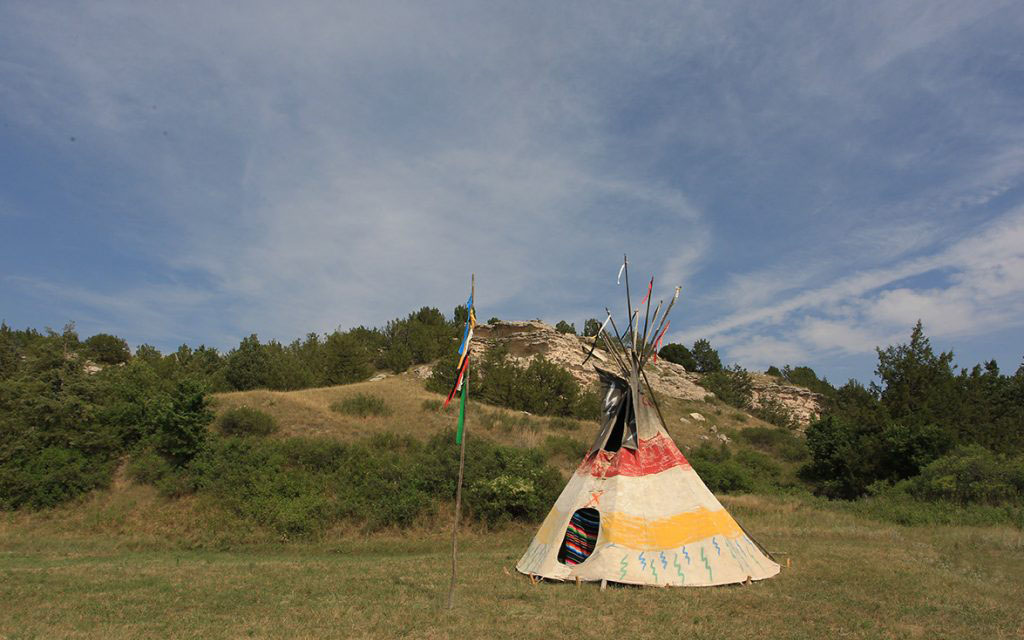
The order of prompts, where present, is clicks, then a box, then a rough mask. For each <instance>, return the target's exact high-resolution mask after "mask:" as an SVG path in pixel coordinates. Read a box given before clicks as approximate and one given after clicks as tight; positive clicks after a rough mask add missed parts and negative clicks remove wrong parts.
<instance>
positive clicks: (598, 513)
mask: <svg viewBox="0 0 1024 640" xmlns="http://www.w3.org/2000/svg"><path fill="white" fill-rule="evenodd" d="M627 265H628V263H627V262H625V261H624V262H623V266H622V269H620V270H619V277H620V279H621V277H622V275H623V272H625V276H626V302H627V308H628V309H630V314H629V328H628V330H626V331H625V332H624V333H622V334H620V333H619V331H618V328H617V327H616V325H615V321H614V320H613V319H612V317H611V313H610V312H608V319H607V320H605V323H604V325H602V327H601V330H600V331H599V332H598V335H597V336H595V343H594V346H595V347H596V346H597V341H598V340H601V341H602V342H603V345H604V347H605V352H606V353H607V359H608V360H610V361H614V363H615V365H616V368H617V372H613V371H609V370H605V369H602V368H597V367H595V368H596V369H597V371H598V374H599V376H600V380H601V385H602V391H601V393H602V398H603V399H604V403H603V407H602V420H601V428H600V431H599V432H598V435H597V439H596V440H594V444H593V446H592V447H591V448H590V451H589V453H588V454H587V455H586V457H584V459H583V462H582V463H581V464H580V466H579V467H578V468H577V469H576V472H575V473H574V474H573V476H572V478H571V479H570V480H569V483H568V484H567V485H566V487H565V489H564V490H563V491H562V494H561V495H560V496H559V497H558V500H557V501H556V502H555V505H554V507H553V508H552V509H551V512H550V513H548V515H547V517H546V518H545V519H544V523H543V524H542V525H541V527H540V530H539V531H538V532H537V534H536V535H535V536H534V538H533V541H532V542H531V543H530V546H529V547H528V548H527V550H526V553H525V554H523V557H522V558H520V560H519V562H518V564H516V569H518V570H519V571H520V572H521V573H525V574H528V575H530V576H536V577H542V578H549V579H554V580H575V579H579V580H584V581H596V580H607V581H609V582H620V583H625V584H637V585H658V586H666V585H667V586H687V587H691V586H711V585H721V584H732V583H738V582H747V581H750V580H763V579H765V578H770V577H772V576H774V575H775V574H777V573H778V572H779V565H778V564H776V563H775V562H774V561H773V560H771V558H770V557H769V555H768V554H767V552H766V551H765V550H764V549H762V548H761V547H760V545H758V544H757V542H756V541H754V540H753V539H752V538H751V537H750V536H749V535H748V534H747V533H746V531H744V529H743V528H742V527H741V526H740V525H739V524H738V523H737V522H736V521H735V520H734V519H733V518H732V516H730V515H729V513H728V512H727V511H726V510H725V508H724V507H723V506H722V504H721V503H720V502H719V501H718V500H717V499H716V498H715V496H714V495H713V494H712V493H711V491H709V490H708V488H707V487H706V486H705V485H704V483H703V482H702V481H701V479H700V477H699V476H698V475H697V473H696V472H695V471H694V470H693V467H691V466H690V464H689V463H688V462H687V461H686V458H685V457H683V454H682V453H681V452H680V451H679V449H678V448H677V447H676V445H675V443H674V442H673V441H672V438H671V437H670V436H669V435H668V432H667V431H666V430H665V424H664V421H663V420H662V418H661V411H660V409H659V408H658V406H657V401H656V400H655V398H654V394H653V393H650V391H651V387H650V383H649V382H648V381H647V376H646V374H645V373H644V366H645V365H646V363H647V362H648V360H649V359H650V358H651V357H654V358H655V359H656V358H657V347H658V346H659V343H660V341H661V339H662V338H663V336H664V334H665V332H666V331H667V329H668V314H669V312H670V311H671V309H672V306H673V305H674V304H675V301H676V299H677V298H678V297H679V289H678V288H677V289H676V291H675V295H674V296H673V298H672V300H671V302H670V303H669V305H668V308H667V309H665V313H664V315H662V316H661V317H660V320H659V314H660V311H661V307H662V304H661V303H659V304H658V307H657V308H656V309H655V312H654V317H653V321H652V322H651V323H650V325H651V327H655V326H656V327H657V328H656V329H654V330H653V331H652V332H651V333H650V335H648V320H651V316H650V308H651V303H650V297H651V289H652V288H653V285H654V279H653V278H652V279H651V282H650V284H649V285H648V287H647V295H646V296H644V299H642V300H641V301H640V305H641V306H643V305H644V303H645V302H646V305H647V307H646V312H645V317H644V320H643V328H642V329H641V327H640V311H639V309H633V308H632V304H630V301H629V268H628V266H627ZM606 311H607V310H606ZM609 322H610V323H611V328H612V331H613V333H611V334H610V333H608V332H607V331H606V329H607V327H608V324H609ZM594 355H595V351H594V349H593V348H591V350H590V353H589V354H588V355H587V360H589V359H590V358H591V357H593V356H594ZM585 362H586V361H585ZM645 388H646V389H645Z"/></svg>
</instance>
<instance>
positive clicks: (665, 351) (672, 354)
mask: <svg viewBox="0 0 1024 640" xmlns="http://www.w3.org/2000/svg"><path fill="white" fill-rule="evenodd" d="M658 357H659V358H661V359H662V360H668V361H669V362H674V363H676V364H679V365H682V366H683V368H685V369H686V370H687V371H696V370H697V361H696V360H694V359H693V354H692V353H690V350H689V349H687V348H686V347H685V346H683V345H681V344H679V343H676V342H670V343H669V344H666V345H665V346H664V347H662V348H661V351H659V352H658Z"/></svg>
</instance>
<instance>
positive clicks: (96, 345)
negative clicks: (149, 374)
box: [82, 333, 132, 364]
mask: <svg viewBox="0 0 1024 640" xmlns="http://www.w3.org/2000/svg"><path fill="white" fill-rule="evenodd" d="M82 344H83V346H84V347H85V353H86V356H87V357H88V358H90V359H91V360H95V361H96V362H99V363H101V364H123V363H125V362H128V360H129V358H131V357H132V352H131V351H130V350H129V349H128V343H127V342H125V341H124V340H122V339H121V338H118V337H117V336H112V335H110V334H109V333H97V334H96V335H94V336H92V337H91V338H89V339H88V340H86V341H85V342H84V343H82Z"/></svg>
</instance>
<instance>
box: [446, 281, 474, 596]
mask: <svg viewBox="0 0 1024 640" xmlns="http://www.w3.org/2000/svg"><path fill="white" fill-rule="evenodd" d="M471 278H472V279H471V284H470V290H469V291H470V296H469V297H470V301H471V303H472V306H470V308H469V309H466V313H467V314H472V312H473V307H475V306H476V274H475V273H474V274H473V275H472V276H471ZM471 317H472V316H467V317H466V322H467V323H468V322H469V321H470V318H471ZM466 358H467V359H468V358H469V340H468V339H467V340H466ZM462 384H463V385H465V387H464V388H463V390H462V407H461V410H462V443H461V445H460V447H459V483H458V484H457V485H455V521H454V522H452V581H451V583H450V584H449V585H448V608H449V609H452V608H454V607H455V580H456V579H457V577H458V573H459V558H458V553H459V520H460V519H462V476H463V474H464V473H465V471H466V414H465V408H466V403H465V400H467V399H468V398H469V363H468V362H467V363H466V372H465V374H463V379H462Z"/></svg>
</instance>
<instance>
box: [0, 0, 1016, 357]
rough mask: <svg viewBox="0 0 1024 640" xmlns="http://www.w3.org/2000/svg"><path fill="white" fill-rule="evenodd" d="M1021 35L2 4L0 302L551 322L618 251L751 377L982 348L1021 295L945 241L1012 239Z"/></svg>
mask: <svg viewBox="0 0 1024 640" xmlns="http://www.w3.org/2000/svg"><path fill="white" fill-rule="evenodd" d="M199 16H201V17H199ZM1021 37H1024V11H1022V10H1021V9H1020V8H1019V5H1018V4H1015V3H1012V2H1002V1H994V2H976V3H934V2H916V1H899V2H891V3H887V4H886V5H885V6H884V7H877V8H876V10H873V11H863V10H862V7H861V6H860V5H858V4H857V3H843V2H840V3H830V4H828V5H820V6H808V5H801V4H798V3H791V4H790V3H783V4H782V5H779V4H758V5H745V6H738V5H737V6H732V5H728V4H714V5H700V4H692V5H686V4H680V3H662V2H641V3H639V4H636V3H634V4H629V5H621V6H612V5H605V6H601V7H595V6H593V5H592V4H589V3H574V2H569V3H560V4H557V5H552V4H550V3H520V4H515V5H504V6H497V5H481V4H474V3H465V2H442V3H433V4H431V5H430V6H429V7H428V6H426V5H423V4H417V3H402V2H388V3H362V4H359V3H356V4H352V3H345V4H338V3H326V2H324V3H318V2H309V3H300V4H297V5H288V6H284V5H280V4H274V3H255V4H249V5H247V6H246V7H245V8H244V9H236V8H231V7H228V6H226V5H224V6H222V5H209V4H205V5H189V4H187V3H186V4H178V5H174V6H170V5H166V6H165V5H160V6H145V5H140V4H137V3H127V2H108V3H102V4H95V3H94V4H83V5H77V6H60V7H56V6H48V5H45V4H39V3H35V4H33V3H21V4H19V3H8V4H5V5H3V7H0V43H2V44H0V101H2V102H3V104H4V109H3V113H2V114H0V121H2V124H3V128H0V142H2V143H4V145H5V148H10V149H12V150H13V151H12V152H11V153H10V154H8V157H10V158H13V160H7V161H6V162H8V163H10V164H8V165H0V168H6V169H9V171H8V172H7V173H8V174H11V175H13V173H12V172H16V173H17V175H18V176H19V177H18V178H17V179H16V180H10V181H9V182H8V183H7V184H5V185H4V186H3V187H0V219H3V220H4V221H5V222H9V221H11V220H12V219H11V218H9V217H2V216H5V213H4V212H5V211H15V212H19V217H18V218H17V222H18V225H17V228H16V229H15V230H14V232H13V233H11V234H6V236H5V237H3V238H0V271H2V273H4V274H7V275H9V276H12V277H13V278H15V279H10V278H8V279H5V280H3V281H2V282H0V296H3V299H4V303H5V304H4V307H5V313H12V312H9V311H6V309H14V310H15V311H14V312H13V313H14V314H15V315H16V316H17V315H18V314H17V310H18V309H21V308H24V309H29V308H30V307H31V308H32V309H33V311H32V312H28V311H26V312H25V313H24V314H23V317H22V316H19V318H21V319H20V321H21V322H22V323H25V324H46V323H47V322H52V321H51V320H48V319H45V318H41V317H40V314H45V313H46V309H57V308H59V309H61V313H66V314H70V315H72V316H75V317H78V318H82V317H85V316H86V314H88V318H89V319H90V320H89V323H91V325H92V326H91V327H90V328H95V329H96V330H110V329H111V328H117V329H118V330H120V331H123V332H125V333H129V334H131V335H136V336H140V339H142V338H141V337H142V336H146V335H148V336H150V337H149V338H148V339H146V341H150V342H155V343H157V344H160V345H161V346H164V347H168V346H173V345H172V344H171V341H172V340H187V341H191V342H201V341H205V342H211V341H217V342H218V346H222V347H226V346H230V345H231V344H232V343H233V342H234V341H236V340H237V339H238V337H241V336H242V335H245V334H247V333H249V332H252V331H257V332H259V333H260V334H261V335H264V336H266V337H277V338H281V339H289V338H291V337H294V336H298V335H301V334H302V333H304V332H305V331H308V330H316V331H328V330H331V329H333V328H335V327H336V326H339V325H340V326H343V327H346V326H352V325H355V324H362V323H366V324H378V323H382V322H383V321H385V320H386V319H387V318H389V317H393V316H395V315H399V314H404V313H406V312H408V311H409V310H410V309H411V308H415V307H418V306H420V305H435V306H439V307H442V308H445V309H446V310H448V309H450V308H451V307H452V306H454V305H455V304H458V303H459V302H461V300H462V297H463V295H464V291H463V290H464V289H465V287H466V280H467V279H468V272H469V271H474V272H475V273H476V275H477V282H478V285H479V287H478V292H479V295H480V302H481V309H482V311H483V313H484V315H487V316H490V315H498V316H502V317H536V316H540V317H543V318H546V319H549V320H556V319H559V318H565V319H568V320H573V321H576V322H577V323H578V322H580V321H581V320H582V319H583V318H584V317H588V316H597V315H600V312H599V310H600V309H602V308H603V307H604V306H605V305H615V304H618V300H617V299H616V298H617V297H618V296H619V295H620V291H619V290H617V289H616V288H615V286H614V272H615V270H616V268H617V265H618V261H619V259H620V257H621V255H622V253H629V254H630V259H631V262H633V263H634V264H635V267H636V269H635V271H636V273H637V274H638V276H636V277H641V278H645V277H646V276H647V274H648V273H655V274H656V275H657V277H658V280H657V283H658V285H659V286H664V287H665V288H666V290H671V287H672V286H674V285H675V284H682V285H683V286H684V291H685V294H684V295H685V296H686V297H685V299H684V301H683V303H682V308H681V313H680V317H679V319H678V321H677V322H674V323H673V327H674V328H675V329H676V330H677V331H679V333H678V334H677V335H676V337H677V338H681V337H686V336H691V335H692V336H697V335H701V336H703V335H710V336H713V337H715V338H716V340H718V341H719V342H720V344H721V345H722V346H723V348H724V349H726V350H727V353H728V354H729V355H730V356H732V357H734V358H740V359H744V360H745V359H750V360H751V361H752V362H751V363H750V364H752V365H753V364H754V362H753V361H755V360H758V359H760V358H765V359H767V358H771V360H772V361H781V360H782V359H788V358H792V359H793V360H794V361H795V360H803V359H809V360H811V361H815V360H816V359H819V358H821V357H822V354H856V353H862V352H864V351H865V350H870V346H868V345H871V344H872V343H873V341H876V340H884V339H888V338H889V337H890V336H892V335H893V332H894V331H896V329H897V328H900V330H901V331H903V328H902V325H903V324H906V322H907V318H909V317H911V316H913V315H914V314H915V313H917V314H919V315H922V316H935V320H934V322H933V324H934V329H935V330H936V331H939V332H941V333H942V334H943V335H950V336H953V335H980V334H981V333H983V332H986V331H994V330H998V328H999V327H1007V326H1010V325H1011V324H1012V323H1013V319H1012V313H1013V312H1014V310H1016V309H1018V307H1019V302H1020V300H1021V299H1022V297H1024V294H1022V292H1021V291H1020V289H1019V286H1018V285H1019V282H1018V281H1017V280H1016V276H1015V275H1014V273H1013V270H1014V269H1016V268H1017V263H1016V262H1015V261H1016V260H1017V259H1018V258H1019V254H1017V253H1014V252H1013V251H1012V250H1011V249H1009V248H1007V249H1003V250H1000V251H998V252H994V251H992V250H990V249H989V248H985V249H981V250H980V251H981V253H983V254H985V255H988V256H990V257H991V260H989V261H988V262H986V263H984V264H982V263H980V262H978V261H977V260H976V259H974V258H971V257H970V256H965V255H963V254H962V253H956V251H957V250H958V248H959V250H960V251H968V249H967V248H966V247H968V246H969V245H968V244H967V243H968V240H965V238H986V240H978V242H983V243H985V242H987V243H989V244H997V241H998V240H999V238H998V237H997V236H998V235H999V234H1010V235H1012V234H1013V233H1016V232H1015V231H1013V229H1012V228H1009V227H1006V226H1005V225H1010V227H1012V224H1011V222H1012V220H1015V219H1016V218H1014V216H1017V215H1019V214H1018V213H1017V211H1018V209H1016V208H1015V207H1018V206H1019V204H1020V201H1021V198H1022V195H1021V194H1022V185H1024V115H1022V114H1024V89H1021V86H1022V85H1021V84H1020V83H1019V82H1016V80H1015V79H1016V78H1017V75H1015V74H1018V73H1019V72H1018V68H1019V61H1020V54H1019V42H1020V39H1021ZM71 138H74V141H72V140H71ZM0 162H4V160H2V159H0ZM1008 212H1013V213H1008ZM1000 220H1002V222H1000ZM23 222H25V224H22V223H23ZM1000 225H1003V226H1000ZM51 229H64V230H66V234H67V239H66V240H64V244H62V245H60V246H59V247H57V248H58V249H59V250H55V251H52V252H51V253H53V254H54V257H53V258H52V259H51V258H47V259H44V258H42V257H40V256H44V255H46V256H49V255H50V254H49V253H47V252H48V251H50V249H49V247H52V246H53V242H52V239H50V238H46V240H44V237H45V236H46V234H48V233H50V230H51ZM993 229H1001V231H992V230H993ZM992 234H995V235H992ZM47 241H49V242H47ZM5 243H6V244H5ZM972 250H978V249H976V248H975V249H972ZM12 256H13V257H12ZM44 298H45V300H46V301H47V302H46V303H45V304H44V303H42V302H40V301H41V300H43V299H44ZM8 301H9V302H8ZM33 301H34V304H30V302H33ZM484 307H486V309H484ZM40 309H41V310H42V311H37V310H40ZM979 314H980V315H981V316H984V317H983V318H982V317H980V316H979ZM60 320H63V317H62V318H61V319H60ZM926 321H928V319H927V318H926ZM687 323H689V326H687ZM82 324H85V323H82ZM83 329H84V330H87V329H86V327H83ZM772 353H775V354H778V355H776V356H771V354H772ZM782 354H785V355H782Z"/></svg>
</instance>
